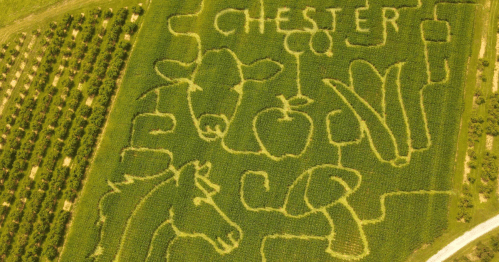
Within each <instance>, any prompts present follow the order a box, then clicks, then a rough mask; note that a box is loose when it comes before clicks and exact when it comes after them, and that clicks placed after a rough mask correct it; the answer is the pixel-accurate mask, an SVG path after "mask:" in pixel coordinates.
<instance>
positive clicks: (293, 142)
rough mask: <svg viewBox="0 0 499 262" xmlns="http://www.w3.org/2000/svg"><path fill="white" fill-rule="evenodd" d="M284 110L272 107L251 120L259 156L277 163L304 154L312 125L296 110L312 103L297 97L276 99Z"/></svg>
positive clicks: (305, 114)
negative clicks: (261, 154) (264, 155)
mask: <svg viewBox="0 0 499 262" xmlns="http://www.w3.org/2000/svg"><path fill="white" fill-rule="evenodd" d="M277 98H279V99H280V100H281V101H282V103H283V107H282V108H278V107H271V108H267V109H264V110H263V111H260V112H259V113H258V114H257V115H256V117H255V118H254V119H253V132H254V134H255V137H256V139H257V141H258V143H259V144H260V147H261V149H262V152H263V153H264V154H266V155H267V156H268V157H270V158H272V159H274V160H279V159H282V158H284V157H298V156H300V155H301V154H303V153H304V152H305V151H306V149H307V147H308V145H309V143H310V140H311V138H312V133H313V128H314V126H313V121H312V118H311V117H310V116H309V115H308V114H307V113H305V112H302V111H297V110H296V109H298V108H300V107H303V106H306V105H308V104H310V103H312V102H313V100H312V99H310V98H308V97H306V96H303V95H298V96H294V97H291V98H290V99H286V98H285V97H284V96H283V95H279V96H277Z"/></svg>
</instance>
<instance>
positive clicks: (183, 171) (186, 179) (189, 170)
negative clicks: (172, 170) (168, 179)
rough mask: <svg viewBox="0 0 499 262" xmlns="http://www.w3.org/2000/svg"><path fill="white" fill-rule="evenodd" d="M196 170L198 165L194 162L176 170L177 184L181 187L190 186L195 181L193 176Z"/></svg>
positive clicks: (192, 185)
mask: <svg viewBox="0 0 499 262" xmlns="http://www.w3.org/2000/svg"><path fill="white" fill-rule="evenodd" d="M197 172H198V165H197V163H195V162H191V163H188V164H186V165H184V166H182V167H181V168H180V170H178V171H177V186H178V187H182V188H192V187H194V183H195V176H196V173H197Z"/></svg>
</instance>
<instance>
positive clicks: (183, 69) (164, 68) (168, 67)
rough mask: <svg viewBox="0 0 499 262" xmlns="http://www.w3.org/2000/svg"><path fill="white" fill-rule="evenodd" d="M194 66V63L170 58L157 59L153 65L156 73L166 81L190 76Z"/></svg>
mask: <svg viewBox="0 0 499 262" xmlns="http://www.w3.org/2000/svg"><path fill="white" fill-rule="evenodd" d="M195 68H196V63H184V62H181V61H177V60H170V59H165V60H161V61H158V62H156V64H155V65H154V69H155V70H156V73H157V74H158V75H159V76H161V77H162V78H164V79H166V80H168V81H173V80H175V79H182V78H184V79H185V78H190V76H191V74H192V72H194V69H195Z"/></svg>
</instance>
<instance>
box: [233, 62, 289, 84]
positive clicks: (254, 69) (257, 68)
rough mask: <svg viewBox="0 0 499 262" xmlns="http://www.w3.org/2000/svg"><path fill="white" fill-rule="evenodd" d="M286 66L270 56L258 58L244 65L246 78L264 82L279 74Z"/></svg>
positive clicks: (243, 69)
mask: <svg viewBox="0 0 499 262" xmlns="http://www.w3.org/2000/svg"><path fill="white" fill-rule="evenodd" d="M283 69H284V66H283V65H282V64H281V63H279V62H276V61H274V60H271V59H270V58H266V59H262V60H258V61H256V62H254V63H251V64H249V65H242V71H243V76H244V79H246V80H253V81H258V82H263V81H265V80H268V79H271V78H273V77H275V76H277V75H278V74H279V73H280V72H282V70H283Z"/></svg>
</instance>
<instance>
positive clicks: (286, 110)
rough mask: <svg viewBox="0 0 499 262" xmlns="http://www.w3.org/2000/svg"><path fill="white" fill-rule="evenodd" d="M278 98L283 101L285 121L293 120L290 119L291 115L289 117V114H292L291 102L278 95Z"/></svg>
mask: <svg viewBox="0 0 499 262" xmlns="http://www.w3.org/2000/svg"><path fill="white" fill-rule="evenodd" d="M277 98H279V99H280V100H281V102H282V105H283V109H284V118H283V120H291V117H289V115H288V113H289V112H291V105H290V104H289V101H288V100H287V99H286V97H284V96H283V95H278V96H277Z"/></svg>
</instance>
